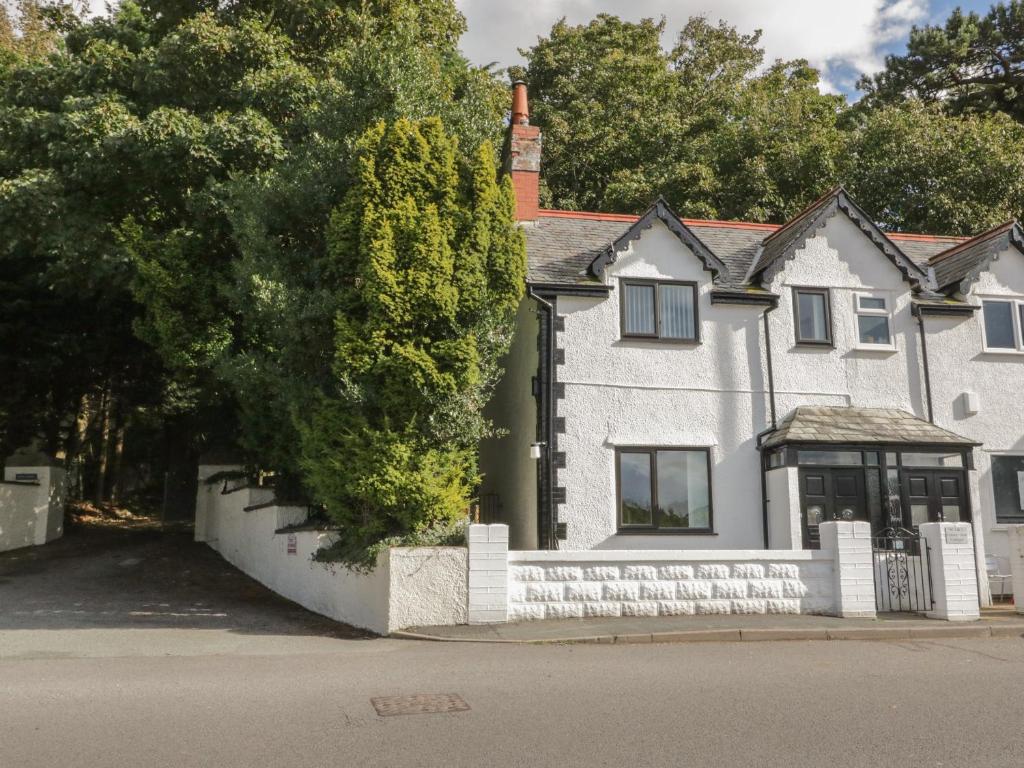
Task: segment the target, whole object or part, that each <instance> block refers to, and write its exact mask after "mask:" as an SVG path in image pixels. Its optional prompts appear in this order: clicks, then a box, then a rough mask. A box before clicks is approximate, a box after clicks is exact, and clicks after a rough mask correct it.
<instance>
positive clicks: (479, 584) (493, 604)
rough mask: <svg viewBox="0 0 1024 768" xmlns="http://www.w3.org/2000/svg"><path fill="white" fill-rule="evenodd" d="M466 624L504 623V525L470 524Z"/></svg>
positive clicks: (506, 547)
mask: <svg viewBox="0 0 1024 768" xmlns="http://www.w3.org/2000/svg"><path fill="white" fill-rule="evenodd" d="M467 539H468V542H467V543H468V546H469V592H468V595H469V597H468V600H469V606H468V607H469V610H468V616H467V620H468V622H469V623H470V624H493V623H500V622H505V621H508V526H507V525H501V524H495V525H470V526H469V533H468V534H467Z"/></svg>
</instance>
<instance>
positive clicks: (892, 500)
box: [885, 469, 903, 526]
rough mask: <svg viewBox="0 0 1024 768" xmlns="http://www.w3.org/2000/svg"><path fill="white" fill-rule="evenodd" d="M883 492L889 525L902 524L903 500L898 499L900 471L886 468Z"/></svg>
mask: <svg viewBox="0 0 1024 768" xmlns="http://www.w3.org/2000/svg"><path fill="white" fill-rule="evenodd" d="M885 486H886V487H885V493H886V497H887V499H888V502H889V525H893V526H901V525H903V502H902V500H901V499H900V471H899V470H898V469H887V470H886V472H885Z"/></svg>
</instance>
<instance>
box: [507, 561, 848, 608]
mask: <svg viewBox="0 0 1024 768" xmlns="http://www.w3.org/2000/svg"><path fill="white" fill-rule="evenodd" d="M508 559H509V619H510V620H512V621H516V620H523V619H555V618H559V619H560V618H572V617H587V616H659V615H660V616H679V615H702V614H703V615H707V614H730V613H736V614H755V613H831V612H833V610H834V609H835V599H834V596H833V555H832V553H831V552H827V551H772V550H739V551H728V552H726V551H719V550H692V551H660V550H655V551H650V550H649V551H628V550H627V551H612V550H605V551H589V552H580V551H577V552H561V551H556V552H509V557H508Z"/></svg>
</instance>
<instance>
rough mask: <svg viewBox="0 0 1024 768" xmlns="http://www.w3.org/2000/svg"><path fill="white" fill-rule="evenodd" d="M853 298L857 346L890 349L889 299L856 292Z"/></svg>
mask: <svg viewBox="0 0 1024 768" xmlns="http://www.w3.org/2000/svg"><path fill="white" fill-rule="evenodd" d="M853 300H854V302H855V305H854V311H855V312H856V315H857V346H859V347H862V348H864V349H892V348H893V340H892V326H891V323H890V316H891V314H890V310H889V299H888V298H886V297H885V296H871V295H865V294H860V293H858V294H855V295H854V299H853Z"/></svg>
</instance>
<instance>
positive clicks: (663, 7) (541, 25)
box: [456, 0, 930, 88]
mask: <svg viewBox="0 0 1024 768" xmlns="http://www.w3.org/2000/svg"><path fill="white" fill-rule="evenodd" d="M456 4H457V5H458V6H459V8H460V9H461V10H462V12H463V13H464V14H465V15H466V19H467V21H468V23H469V31H468V32H467V33H466V35H465V37H463V39H462V48H463V51H464V52H465V53H466V55H467V56H468V57H469V58H470V60H472V61H474V62H475V63H478V64H485V63H488V62H491V61H497V62H498V63H499V64H501V65H508V64H513V63H518V62H520V61H521V60H522V59H521V57H520V56H519V55H518V53H517V51H516V49H517V48H525V47H528V46H530V45H533V44H534V43H535V42H536V40H537V37H538V36H542V35H546V34H547V32H548V31H549V30H550V29H551V25H552V24H553V23H554V22H555V21H556V20H557V19H559V18H561V17H562V16H565V17H566V18H567V20H568V21H569V22H570V23H572V24H580V23H586V22H587V21H588V20H590V19H591V18H593V17H594V16H595V15H596V14H598V13H602V12H605V13H613V14H616V15H618V16H621V17H623V18H626V19H630V20H637V19H640V18H644V17H651V18H655V19H657V18H660V17H662V16H664V17H665V18H666V20H667V22H668V31H669V33H670V34H671V35H674V34H675V33H676V32H677V31H678V30H679V29H681V28H682V27H683V25H684V24H685V23H686V20H687V18H688V17H690V16H693V15H703V16H706V17H707V18H708V19H710V20H711V21H717V20H718V19H724V20H725V21H726V22H728V23H729V24H732V25H733V26H736V27H737V28H739V29H740V30H741V31H744V32H749V31H752V30H754V29H761V30H763V32H764V34H763V36H762V38H761V44H762V46H763V47H764V49H765V55H766V58H767V59H768V61H772V60H774V59H797V58H803V59H807V60H808V61H809V62H810V63H811V64H812V65H814V66H815V67H817V68H818V69H820V70H821V71H822V74H823V80H824V81H825V82H827V83H828V87H830V88H836V87H837V86H838V85H840V84H842V78H843V75H842V72H846V73H848V72H849V70H851V69H852V70H853V71H855V72H856V73H858V74H859V73H864V72H874V71H876V70H878V69H880V68H881V66H882V63H883V61H884V49H885V47H886V46H888V45H891V44H892V43H894V42H896V41H899V40H900V39H902V38H904V37H906V35H907V33H908V32H909V31H910V27H911V26H912V25H913V24H915V23H918V24H920V23H922V22H924V21H926V20H927V17H928V10H929V4H930V3H929V0H845V1H844V2H826V1H825V0H717V2H715V3H713V4H712V3H709V2H707V0H526V1H525V2H523V1H522V0H520V2H515V0H456ZM671 42H672V41H671V39H667V40H666V41H665V43H666V44H671Z"/></svg>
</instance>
